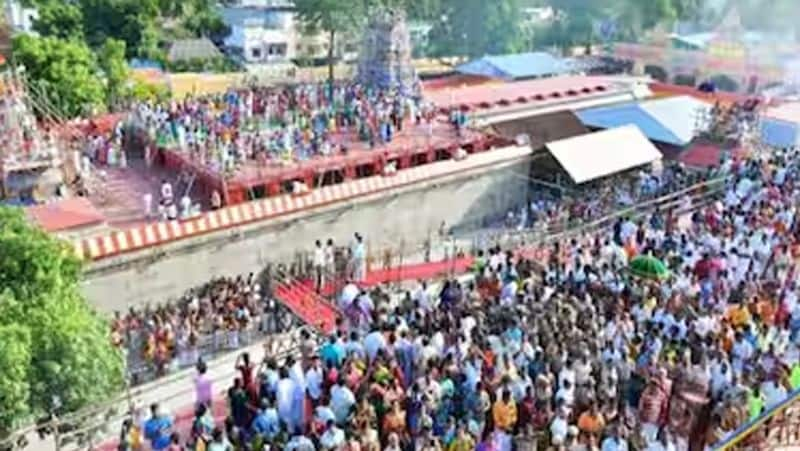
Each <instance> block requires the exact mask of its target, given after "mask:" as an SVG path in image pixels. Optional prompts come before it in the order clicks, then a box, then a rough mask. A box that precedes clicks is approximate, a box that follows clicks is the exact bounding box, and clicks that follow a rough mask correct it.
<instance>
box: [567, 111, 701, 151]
mask: <svg viewBox="0 0 800 451" xmlns="http://www.w3.org/2000/svg"><path fill="white" fill-rule="evenodd" d="M575 115H576V116H578V118H579V119H580V120H581V122H583V123H584V125H586V126H588V127H592V128H606V129H610V128H615V127H621V126H625V125H635V126H636V127H637V128H639V130H640V131H641V132H642V133H644V135H645V136H647V137H648V138H649V139H651V140H653V141H658V142H662V143H666V144H672V145H676V146H680V145H683V144H685V142H683V141H682V140H681V139H680V138H678V137H677V136H675V134H674V133H672V132H671V131H670V130H669V129H668V128H667V127H665V126H664V125H663V124H661V123H660V122H658V121H657V120H656V119H654V118H653V117H652V116H651V115H649V114H648V113H647V112H645V111H644V110H643V109H642V108H640V107H639V105H638V104H635V103H631V104H626V105H619V106H610V107H603V108H593V109H590V110H584V111H578V112H577V113H575Z"/></svg>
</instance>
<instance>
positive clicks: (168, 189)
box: [161, 179, 173, 206]
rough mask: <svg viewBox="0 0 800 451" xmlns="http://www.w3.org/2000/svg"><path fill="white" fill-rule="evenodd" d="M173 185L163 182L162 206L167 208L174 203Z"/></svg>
mask: <svg viewBox="0 0 800 451" xmlns="http://www.w3.org/2000/svg"><path fill="white" fill-rule="evenodd" d="M172 196H173V194H172V183H170V182H168V181H167V180H166V179H164V180H161V205H164V206H166V205H167V204H169V203H171V202H172Z"/></svg>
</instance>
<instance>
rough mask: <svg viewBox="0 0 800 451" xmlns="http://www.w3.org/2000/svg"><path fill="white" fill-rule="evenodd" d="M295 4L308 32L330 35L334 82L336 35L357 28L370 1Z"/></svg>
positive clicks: (321, 0) (313, 0) (326, 0)
mask: <svg viewBox="0 0 800 451" xmlns="http://www.w3.org/2000/svg"><path fill="white" fill-rule="evenodd" d="M294 4H295V8H296V10H297V17H298V18H299V19H300V21H301V22H302V23H303V25H304V28H305V29H306V31H309V32H318V31H321V32H325V33H326V34H327V35H328V78H329V79H330V80H333V76H334V74H333V66H334V51H335V47H336V34H337V33H339V32H342V31H346V30H351V29H353V28H354V27H356V26H357V25H358V21H359V18H360V17H363V15H364V12H365V10H364V8H365V7H367V6H369V1H365V2H360V1H356V0H295V2H294Z"/></svg>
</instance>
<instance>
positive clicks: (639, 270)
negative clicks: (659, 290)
mask: <svg viewBox="0 0 800 451" xmlns="http://www.w3.org/2000/svg"><path fill="white" fill-rule="evenodd" d="M628 269H630V271H631V274H633V275H635V276H639V277H642V278H645V279H652V280H664V279H666V278H668V277H669V269H667V265H665V264H664V262H662V261H661V260H659V259H657V258H655V257H653V256H652V255H639V256H637V257H634V258H633V260H631V262H630V263H629V264H628Z"/></svg>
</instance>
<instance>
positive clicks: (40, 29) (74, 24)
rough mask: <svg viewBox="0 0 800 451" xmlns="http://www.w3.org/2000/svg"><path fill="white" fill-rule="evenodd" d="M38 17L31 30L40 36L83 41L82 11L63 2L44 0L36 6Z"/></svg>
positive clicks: (61, 0) (60, 0) (73, 5)
mask: <svg viewBox="0 0 800 451" xmlns="http://www.w3.org/2000/svg"><path fill="white" fill-rule="evenodd" d="M37 11H38V13H39V17H37V18H36V19H35V20H34V21H33V29H34V30H35V31H36V32H37V33H39V34H40V35H42V36H52V37H56V38H62V39H78V40H82V39H83V11H81V9H80V8H79V7H78V6H77V5H75V4H73V3H69V2H66V1H63V0H45V1H40V2H39V3H38V4H37Z"/></svg>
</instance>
